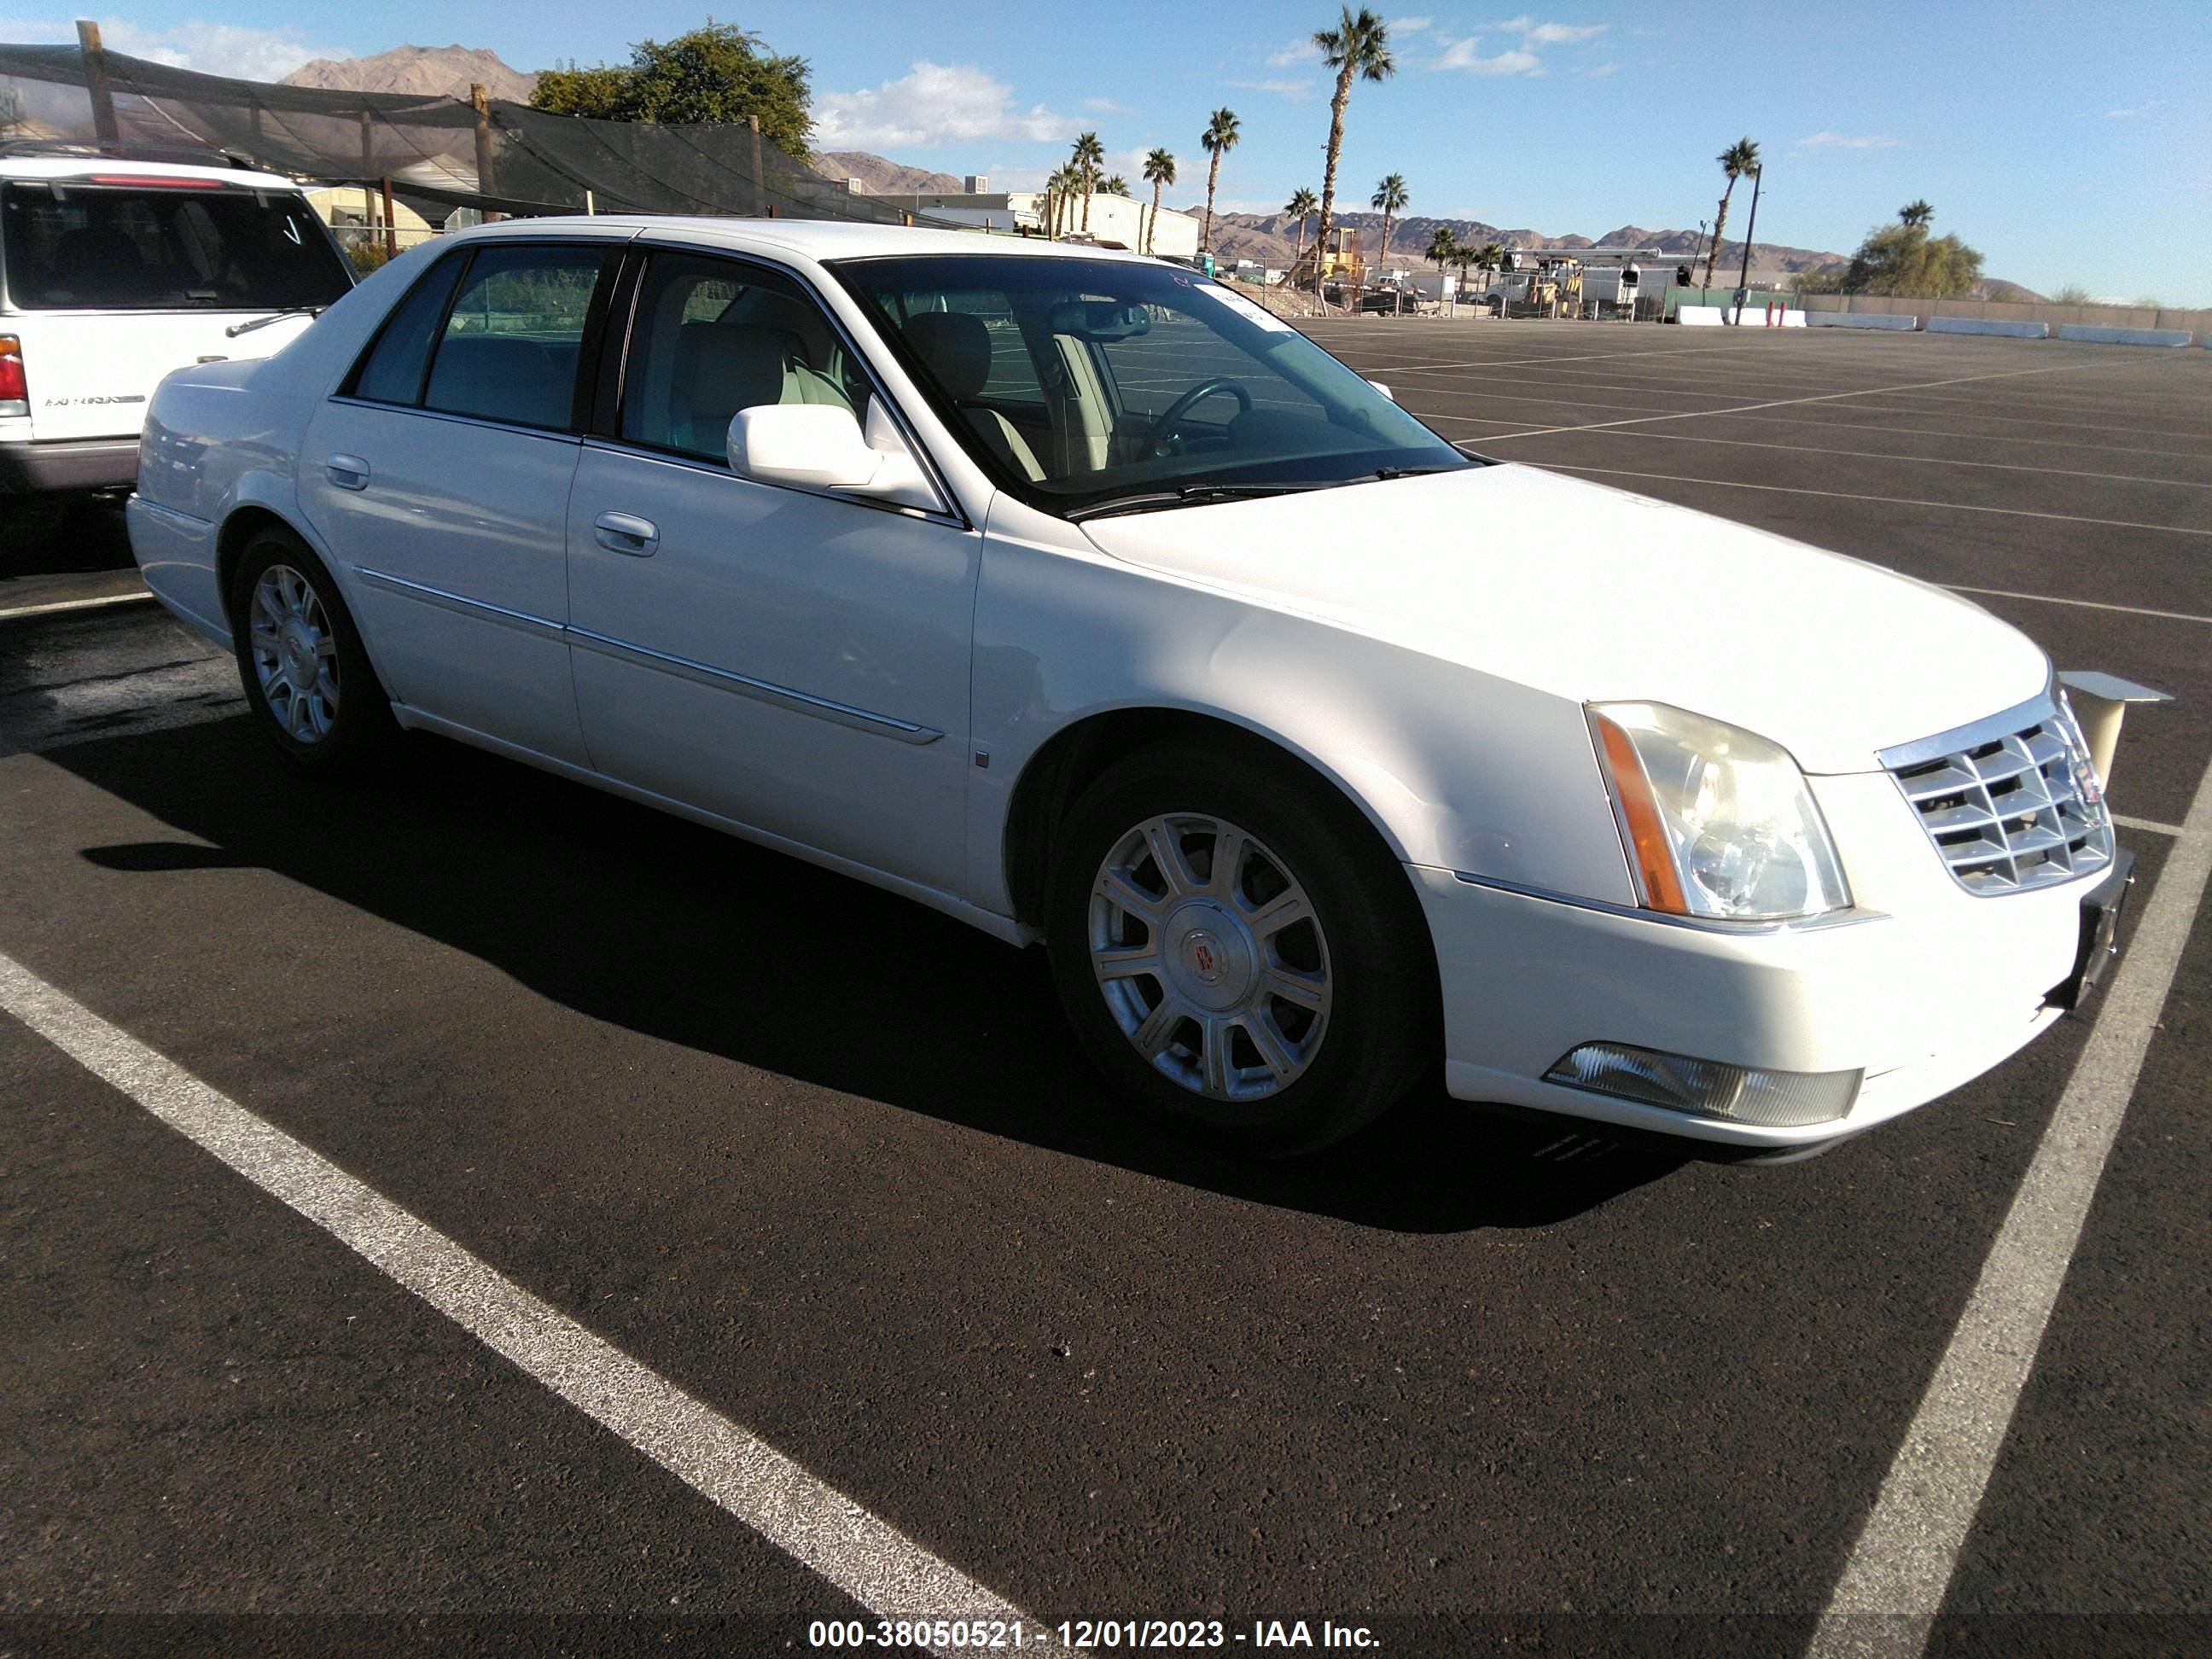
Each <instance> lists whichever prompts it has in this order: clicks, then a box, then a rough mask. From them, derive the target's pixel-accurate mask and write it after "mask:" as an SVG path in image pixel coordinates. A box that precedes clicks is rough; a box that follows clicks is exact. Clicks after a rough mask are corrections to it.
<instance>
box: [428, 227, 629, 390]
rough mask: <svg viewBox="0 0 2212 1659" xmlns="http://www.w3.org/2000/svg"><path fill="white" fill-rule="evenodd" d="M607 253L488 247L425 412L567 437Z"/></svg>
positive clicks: (450, 325) (454, 320)
mask: <svg viewBox="0 0 2212 1659" xmlns="http://www.w3.org/2000/svg"><path fill="white" fill-rule="evenodd" d="M611 257H612V255H611V250H609V249H606V248H601V247H559V246H555V247H532V246H520V247H488V248H485V249H484V250H483V252H480V253H478V254H477V256H476V258H473V259H471V261H470V262H469V269H468V274H467V275H466V276H463V277H462V279H461V289H460V292H459V294H458V295H455V296H454V298H453V309H452V311H451V312H450V313H447V318H446V326H445V329H444V331H443V332H442V333H441V334H440V336H439V337H438V347H437V351H436V353H435V356H433V357H432V358H431V360H430V379H429V381H428V384H427V385H426V386H424V388H423V393H422V406H423V407H424V408H425V409H435V410H441V411H443V412H445V413H447V414H450V415H474V416H479V417H481V418H482V419H484V420H488V421H511V422H514V423H515V424H516V425H519V426H542V427H549V428H553V429H555V430H556V431H562V430H566V429H567V428H568V424H569V417H570V415H571V412H572V410H573V408H574V399H575V393H576V363H577V359H578V357H579V356H580V350H581V347H582V344H583V338H584V321H585V319H586V317H587V316H588V315H589V314H590V313H591V309H592V290H593V289H595V288H596V287H597V286H598V285H599V271H600V269H601V268H602V267H603V266H604V265H605V264H606V262H607V260H608V259H609V258H611Z"/></svg>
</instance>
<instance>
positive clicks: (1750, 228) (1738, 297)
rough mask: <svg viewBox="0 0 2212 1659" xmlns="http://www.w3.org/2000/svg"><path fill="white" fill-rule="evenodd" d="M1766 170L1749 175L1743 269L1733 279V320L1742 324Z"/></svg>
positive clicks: (1749, 283) (1749, 289)
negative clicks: (1749, 192)
mask: <svg viewBox="0 0 2212 1659" xmlns="http://www.w3.org/2000/svg"><path fill="white" fill-rule="evenodd" d="M1765 178H1766V169H1765V167H1760V168H1759V171H1758V172H1756V173H1753V174H1752V175H1751V222H1750V223H1749V224H1747V225H1746V226H1745V227H1744V228H1743V269H1742V270H1741V271H1740V272H1738V273H1737V275H1736V279H1735V320H1736V323H1737V325H1739V326H1741V325H1742V322H1743V296H1744V295H1747V294H1748V293H1750V292H1751V239H1752V237H1753V234H1755V233H1756V232H1757V231H1758V229H1759V185H1761V184H1762V183H1764V182H1765Z"/></svg>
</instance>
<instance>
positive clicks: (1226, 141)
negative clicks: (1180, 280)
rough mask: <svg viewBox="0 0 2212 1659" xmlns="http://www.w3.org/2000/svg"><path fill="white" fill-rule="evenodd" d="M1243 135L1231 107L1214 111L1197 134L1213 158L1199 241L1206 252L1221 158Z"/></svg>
mask: <svg viewBox="0 0 2212 1659" xmlns="http://www.w3.org/2000/svg"><path fill="white" fill-rule="evenodd" d="M1243 136H1244V135H1243V133H1242V132H1241V131H1238V128H1237V112H1236V111H1235V110H1233V109H1218V110H1216V111H1214V112H1213V117H1212V119H1211V120H1209V121H1208V122H1206V131H1204V132H1201V133H1200V134H1199V136H1198V142H1199V143H1201V144H1203V145H1205V146H1206V154H1207V155H1211V156H1212V158H1213V161H1212V165H1211V166H1209V167H1207V168H1206V235H1205V237H1204V238H1203V239H1202V240H1200V243H1199V246H1200V248H1202V249H1203V250H1205V251H1206V252H1208V253H1211V252H1213V189H1214V186H1215V185H1218V184H1219V183H1220V182H1221V158H1222V156H1223V155H1225V154H1226V153H1227V152H1228V151H1230V150H1232V149H1236V148H1237V140H1238V139H1239V138H1241V137H1243Z"/></svg>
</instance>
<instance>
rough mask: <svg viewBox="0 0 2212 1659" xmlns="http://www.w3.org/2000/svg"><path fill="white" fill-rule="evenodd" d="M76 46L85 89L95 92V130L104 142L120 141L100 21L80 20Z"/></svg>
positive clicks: (120, 133) (93, 103)
mask: <svg viewBox="0 0 2212 1659" xmlns="http://www.w3.org/2000/svg"><path fill="white" fill-rule="evenodd" d="M76 49H77V51H78V52H81V53H82V54H83V57H84V89H85V91H86V92H88V94H91V96H92V130H93V131H94V133H96V134H97V135H98V136H99V138H100V143H103V144H112V143H118V142H120V140H121V138H122V137H123V134H122V131H121V130H120V129H119V128H118V127H117V125H115V88H114V87H113V86H112V84H111V83H110V82H109V81H108V78H107V52H106V48H105V47H103V46H101V45H100V25H99V24H97V23H94V22H90V21H87V20H85V19H83V18H82V17H81V18H79V19H78V20H77V25H76Z"/></svg>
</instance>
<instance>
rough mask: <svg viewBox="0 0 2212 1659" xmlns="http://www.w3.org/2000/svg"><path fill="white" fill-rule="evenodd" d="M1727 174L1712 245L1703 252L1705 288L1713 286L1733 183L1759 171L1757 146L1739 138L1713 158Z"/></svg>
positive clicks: (1733, 191)
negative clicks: (1714, 263)
mask: <svg viewBox="0 0 2212 1659" xmlns="http://www.w3.org/2000/svg"><path fill="white" fill-rule="evenodd" d="M1713 159H1714V160H1715V161H1718V162H1719V163H1720V164H1721V171H1722V172H1723V173H1726V174H1728V187H1727V188H1726V189H1725V190H1723V191H1721V208H1720V212H1719V213H1718V214H1717V216H1715V217H1714V219H1713V245H1712V246H1711V247H1710V248H1708V249H1706V250H1705V286H1706V287H1707V288H1711V286H1712V285H1713V262H1714V261H1715V260H1716V259H1717V258H1720V253H1721V234H1722V232H1723V230H1725V229H1726V228H1727V226H1728V210H1729V197H1731V196H1733V195H1734V194H1735V181H1736V180H1737V179H1745V178H1748V177H1750V175H1751V174H1753V173H1756V172H1758V171H1759V146H1758V145H1757V144H1754V143H1752V142H1751V140H1750V139H1748V138H1739V139H1737V140H1736V141H1735V143H1732V144H1730V145H1729V147H1728V148H1727V149H1724V150H1723V151H1722V152H1721V153H1720V154H1719V155H1716V156H1715V157H1713Z"/></svg>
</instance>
